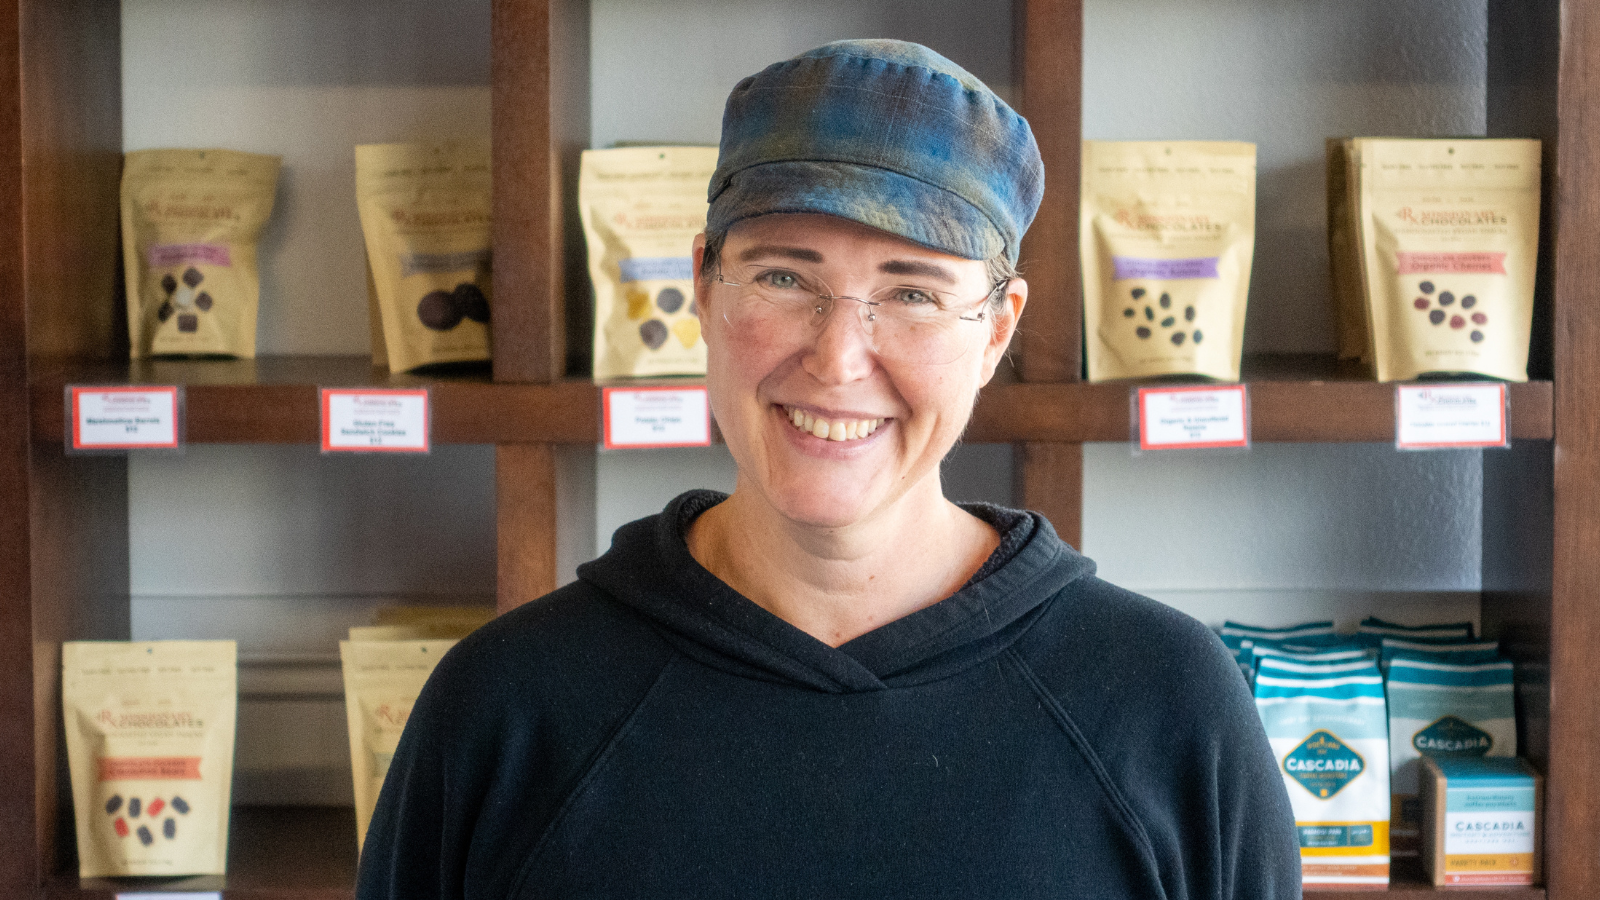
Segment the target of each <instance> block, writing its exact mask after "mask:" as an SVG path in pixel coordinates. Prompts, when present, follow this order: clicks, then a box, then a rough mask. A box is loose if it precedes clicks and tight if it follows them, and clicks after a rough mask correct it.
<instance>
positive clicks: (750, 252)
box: [739, 244, 822, 263]
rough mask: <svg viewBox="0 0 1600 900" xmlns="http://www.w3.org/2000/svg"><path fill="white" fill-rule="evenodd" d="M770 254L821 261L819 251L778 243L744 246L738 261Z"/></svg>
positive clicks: (801, 260) (799, 259) (808, 260)
mask: <svg viewBox="0 0 1600 900" xmlns="http://www.w3.org/2000/svg"><path fill="white" fill-rule="evenodd" d="M772 256H776V257H780V258H783V259H793V260H798V261H799V262H809V263H820V262H822V254H821V253H818V252H817V251H815V250H810V249H807V248H805V247H786V246H783V245H780V244H757V245H755V246H754V247H746V248H745V249H743V250H740V251H739V261H740V262H750V261H751V260H753V259H764V258H766V257H772Z"/></svg>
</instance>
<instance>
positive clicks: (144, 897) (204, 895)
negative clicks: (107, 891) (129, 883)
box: [117, 891, 222, 900]
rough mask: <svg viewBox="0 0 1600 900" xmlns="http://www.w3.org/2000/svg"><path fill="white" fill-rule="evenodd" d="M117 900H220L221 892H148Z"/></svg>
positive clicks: (121, 896)
mask: <svg viewBox="0 0 1600 900" xmlns="http://www.w3.org/2000/svg"><path fill="white" fill-rule="evenodd" d="M117 900H222V892H221V891H156V892H155V893H150V892H148V891H144V892H140V893H137V894H127V893H121V894H117Z"/></svg>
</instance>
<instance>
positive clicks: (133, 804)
mask: <svg viewBox="0 0 1600 900" xmlns="http://www.w3.org/2000/svg"><path fill="white" fill-rule="evenodd" d="M128 818H130V819H137V818H139V798H138V797H133V798H131V799H130V800H128Z"/></svg>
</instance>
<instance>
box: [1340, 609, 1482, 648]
mask: <svg viewBox="0 0 1600 900" xmlns="http://www.w3.org/2000/svg"><path fill="white" fill-rule="evenodd" d="M1390 637H1392V638H1399V639H1401V640H1406V641H1470V640H1472V623H1471V622H1449V623H1441V624H1437V625H1401V624H1399V623H1397V622H1386V621H1384V620H1383V619H1380V618H1378V617H1376V616H1368V617H1366V618H1365V619H1362V620H1361V624H1360V625H1358V626H1356V640H1358V641H1361V642H1363V643H1366V644H1369V645H1371V646H1373V647H1378V646H1381V645H1382V644H1383V639H1384V638H1390Z"/></svg>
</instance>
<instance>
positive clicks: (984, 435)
mask: <svg viewBox="0 0 1600 900" xmlns="http://www.w3.org/2000/svg"><path fill="white" fill-rule="evenodd" d="M1244 374H1245V380H1246V382H1247V383H1248V384H1249V385H1250V407H1251V421H1252V438H1253V440H1255V441H1259V442H1307V443H1322V442H1359V441H1367V442H1378V443H1386V442H1390V441H1393V440H1394V386H1393V385H1389V384H1379V383H1377V382H1373V381H1369V380H1366V379H1365V378H1363V377H1361V375H1360V374H1359V373H1358V372H1354V371H1352V370H1351V369H1350V368H1349V367H1347V366H1341V365H1340V364H1338V363H1336V362H1335V361H1334V360H1333V359H1332V358H1331V357H1318V356H1263V357H1251V358H1247V359H1246V364H1245V372H1244ZM31 381H32V399H33V403H32V429H33V432H32V433H33V436H34V438H35V439H36V440H39V441H44V442H59V441H61V440H62V439H63V433H62V432H63V428H64V422H63V402H64V401H63V398H62V388H63V387H64V386H65V385H67V384H128V383H143V384H182V385H184V386H185V395H186V416H187V429H186V431H187V440H188V441H189V442H190V443H198V444H206V443H219V444H284V443H287V444H314V443H316V442H317V440H318V418H317V415H318V414H317V393H316V391H317V388H318V387H360V386H370V387H429V388H431V389H432V390H433V428H434V440H435V441H437V442H439V443H445V444H516V443H557V444H593V443H597V442H599V440H600V400H599V389H598V388H597V387H596V386H595V385H594V384H592V383H591V382H589V381H587V380H582V379H571V380H566V381H559V382H555V383H552V384H511V383H504V382H500V383H496V382H494V381H492V380H491V379H490V377H489V373H488V371H487V370H486V369H482V368H479V369H476V370H456V371H447V372H441V373H433V374H429V375H416V374H409V375H391V374H389V373H388V372H385V371H382V370H380V369H375V368H373V367H372V365H371V362H370V361H369V360H368V359H367V358H366V357H338V356H335V357H316V356H303V357H264V358H261V359H256V360H181V361H144V362H140V363H136V364H128V363H122V364H117V363H68V362H58V363H50V362H43V363H40V362H36V363H35V364H34V366H33V373H32V378H31ZM1153 383H1157V382H1115V383H1106V384H1087V383H1082V382H1071V383H1061V384H1023V383H1012V384H996V385H991V386H990V387H988V388H987V389H985V390H984V392H983V393H982V395H981V397H980V400H979V403H978V408H977V410H976V412H975V413H974V415H973V419H972V425H971V427H970V428H969V429H968V431H967V435H966V440H967V441H969V442H972V443H1010V442H1017V441H1036V442H1061V443H1079V442H1084V441H1113V442H1114V441H1126V440H1128V437H1129V434H1130V432H1131V430H1132V426H1131V414H1130V403H1131V401H1130V399H1129V395H1130V393H1131V392H1132V391H1133V390H1134V389H1136V388H1137V387H1138V386H1140V385H1141V384H1153ZM1163 383H1164V382H1163ZM1552 410H1553V396H1552V391H1551V386H1550V382H1548V381H1531V382H1526V383H1522V384H1513V385H1511V434H1512V437H1514V438H1517V439H1546V440H1547V439H1549V438H1551V437H1552V436H1553V433H1554V427H1553V425H1552V422H1553V418H1552Z"/></svg>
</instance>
